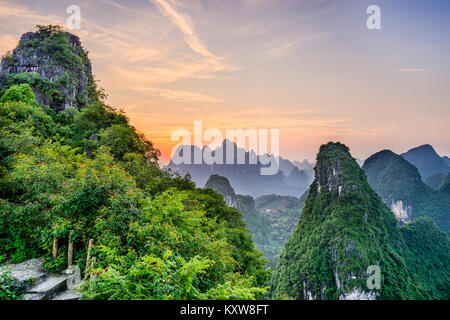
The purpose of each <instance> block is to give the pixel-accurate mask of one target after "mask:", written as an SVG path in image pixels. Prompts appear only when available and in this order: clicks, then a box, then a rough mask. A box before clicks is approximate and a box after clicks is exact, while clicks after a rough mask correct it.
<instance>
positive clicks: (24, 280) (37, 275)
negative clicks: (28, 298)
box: [7, 258, 47, 288]
mask: <svg viewBox="0 0 450 320" xmlns="http://www.w3.org/2000/svg"><path fill="white" fill-rule="evenodd" d="M7 267H8V268H10V270H11V276H12V277H13V278H14V280H15V281H16V283H19V284H23V285H24V286H25V287H26V288H30V287H32V286H35V285H37V284H39V283H41V282H43V281H45V279H46V278H47V275H46V274H45V271H44V259H43V258H37V259H31V260H27V261H25V262H22V263H19V264H16V265H9V266H7Z"/></svg>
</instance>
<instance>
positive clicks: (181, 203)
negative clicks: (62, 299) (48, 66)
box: [0, 87, 268, 299]
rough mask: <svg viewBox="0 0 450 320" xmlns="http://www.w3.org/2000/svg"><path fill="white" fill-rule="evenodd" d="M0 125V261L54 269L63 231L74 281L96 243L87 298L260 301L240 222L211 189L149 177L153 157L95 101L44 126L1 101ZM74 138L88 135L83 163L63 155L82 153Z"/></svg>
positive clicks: (258, 277)
mask: <svg viewBox="0 0 450 320" xmlns="http://www.w3.org/2000/svg"><path fill="white" fill-rule="evenodd" d="M10 90H11V91H16V90H17V87H12V88H11V89H10ZM8 93H9V91H8V92H7V94H8ZM5 95H6V94H5ZM0 115H1V118H0V121H1V123H2V127H1V135H0V152H1V154H2V158H1V166H2V167H1V177H0V178H1V179H0V192H1V200H0V201H1V206H0V256H4V257H6V258H8V259H10V261H11V262H14V263H16V262H21V261H23V260H25V259H28V258H32V257H37V256H40V255H43V254H44V255H46V267H47V268H48V269H49V271H61V270H62V269H63V268H65V263H66V258H65V251H66V250H67V248H66V243H67V239H68V237H69V232H70V230H74V231H75V233H74V236H73V237H74V240H75V244H76V250H75V252H76V255H75V263H76V264H77V265H79V266H80V268H81V269H82V270H83V271H87V270H84V268H85V259H86V244H87V242H88V241H89V239H91V238H92V239H94V241H95V244H96V246H95V249H94V252H93V253H94V255H95V256H96V258H97V263H96V265H95V266H94V268H93V270H89V272H93V273H94V274H97V276H96V277H91V280H90V281H88V282H86V284H85V285H84V292H85V294H86V296H87V297H90V298H98V299H183V298H191V299H206V298H224V299H225V298H255V297H257V296H258V295H260V294H262V293H263V292H264V289H262V288H261V285H262V284H263V283H264V282H265V281H266V280H267V277H268V274H267V272H266V271H264V268H263V267H264V260H263V259H262V258H261V254H260V253H258V252H257V251H256V249H255V248H254V245H253V242H252V239H251V236H250V234H249V232H248V231H247V229H246V227H245V224H244V222H243V221H242V216H241V214H240V213H239V212H238V211H237V210H235V209H234V208H229V207H227V206H226V205H225V203H224V201H223V199H222V197H221V196H220V195H218V194H216V193H215V192H213V191H212V190H209V191H208V190H201V189H195V186H194V184H193V183H192V182H190V181H189V180H187V178H181V177H177V176H173V175H172V174H170V173H168V172H164V171H162V170H160V169H159V168H158V167H157V163H156V160H157V158H156V155H157V151H156V150H154V149H153V147H152V145H151V143H149V142H148V141H147V140H145V139H143V137H142V136H141V135H139V134H137V133H136V132H135V130H134V128H132V127H131V126H129V124H128V120H127V119H126V118H125V117H124V116H123V114H120V113H114V111H113V110H112V109H111V108H108V107H106V106H104V105H103V104H102V103H101V102H97V103H95V104H93V105H91V106H89V107H87V108H86V109H84V110H82V111H81V112H78V111H76V110H71V116H70V117H65V115H61V114H56V115H54V114H53V115H52V116H53V117H52V116H50V115H48V114H47V113H45V111H44V110H43V109H42V108H41V107H39V106H36V105H32V104H31V105H29V104H26V103H24V102H22V101H4V102H2V103H1V104H0ZM97 116H98V118H96V117H97ZM103 116H104V118H103ZM96 120H98V121H96ZM115 122H119V123H120V124H115ZM108 125H109V127H108ZM104 127H106V129H104ZM117 127H119V129H118V130H117V131H115V130H116V129H115V128H117ZM80 128H89V133H88V134H91V133H93V134H97V133H98V136H99V139H98V140H95V141H93V142H92V143H91V144H90V145H89V148H88V149H87V151H89V155H90V156H89V157H88V156H87V155H86V152H84V151H83V149H82V148H76V147H74V146H83V147H84V146H85V145H86V138H85V137H86V135H82V134H78V133H79V132H82V130H81V129H80ZM108 128H112V129H111V132H112V134H113V135H114V136H113V137H111V135H109V133H108V132H109V130H108ZM65 136H67V138H65ZM105 140H106V141H105ZM111 147H113V148H115V150H116V152H114V151H112V149H111ZM143 178H145V179H143ZM53 236H56V237H58V238H60V239H61V241H60V242H61V243H62V246H61V247H60V248H59V256H58V258H56V259H53V258H51V257H50V249H51V244H52V239H53ZM224 288H227V289H224ZM231 288H232V289H231ZM224 290H225V291H224ZM224 292H226V294H225V293H224Z"/></svg>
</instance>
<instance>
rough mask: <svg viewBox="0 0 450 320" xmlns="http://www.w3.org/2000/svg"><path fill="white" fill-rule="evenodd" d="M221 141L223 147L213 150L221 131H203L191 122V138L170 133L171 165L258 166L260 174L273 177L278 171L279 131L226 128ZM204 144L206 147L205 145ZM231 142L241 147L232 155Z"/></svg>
mask: <svg viewBox="0 0 450 320" xmlns="http://www.w3.org/2000/svg"><path fill="white" fill-rule="evenodd" d="M225 138H226V140H225V143H224V144H223V146H224V148H221V147H217V148H214V147H215V146H219V145H220V144H221V143H222V141H224V134H223V133H222V131H220V130H219V129H216V128H211V129H208V130H205V132H203V122H202V121H194V137H193V139H192V137H191V133H190V132H189V131H188V130H186V129H177V130H175V131H174V132H173V133H172V136H171V139H172V141H179V143H178V144H177V145H176V146H175V147H174V148H173V149H172V162H173V163H174V164H176V165H180V164H208V165H212V164H258V163H259V164H260V165H261V169H260V174H261V175H264V176H268V175H274V174H276V173H277V172H278V171H279V155H280V130H279V129H270V130H269V129H246V130H244V129H226V130H225ZM269 140H270V142H269ZM205 141H207V142H208V144H206V145H205V144H204V142H205ZM234 142H236V145H238V146H241V148H239V147H238V148H237V150H236V154H235V144H234ZM192 146H197V147H192ZM203 146H205V147H203ZM242 146H247V149H248V150H249V151H250V152H248V153H247V152H246V151H245V148H242ZM269 147H270V148H269ZM269 149H270V150H269ZM251 151H254V152H251ZM192 153H193V154H192ZM246 154H248V159H246ZM224 158H225V159H224ZM247 162H248V163H247Z"/></svg>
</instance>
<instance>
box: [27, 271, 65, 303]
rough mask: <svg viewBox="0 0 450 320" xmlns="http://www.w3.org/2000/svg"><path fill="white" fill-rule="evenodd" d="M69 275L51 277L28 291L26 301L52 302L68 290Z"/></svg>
mask: <svg viewBox="0 0 450 320" xmlns="http://www.w3.org/2000/svg"><path fill="white" fill-rule="evenodd" d="M68 278H69V277H68V276H67V275H62V276H49V277H47V278H46V279H45V280H44V281H43V282H41V283H39V284H37V285H36V286H34V287H32V288H30V289H28V290H27V294H26V295H25V296H24V299H25V300H50V299H51V298H53V297H54V296H56V295H57V294H58V293H60V292H63V291H66V290H67V279H68Z"/></svg>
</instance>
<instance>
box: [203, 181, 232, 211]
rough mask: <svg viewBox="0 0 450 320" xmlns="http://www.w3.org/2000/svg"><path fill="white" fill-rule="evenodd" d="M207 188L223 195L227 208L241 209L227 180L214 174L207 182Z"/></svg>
mask: <svg viewBox="0 0 450 320" xmlns="http://www.w3.org/2000/svg"><path fill="white" fill-rule="evenodd" d="M205 188H210V189H213V190H214V191H216V192H217V193H218V194H221V195H222V197H223V199H224V200H225V203H226V204H227V206H229V207H234V208H236V209H239V208H238V202H237V197H236V194H235V193H234V190H233V187H232V186H231V185H230V182H229V181H228V179H227V178H225V177H221V176H218V175H217V174H213V175H212V176H210V177H209V179H208V181H207V182H206V184H205Z"/></svg>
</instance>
